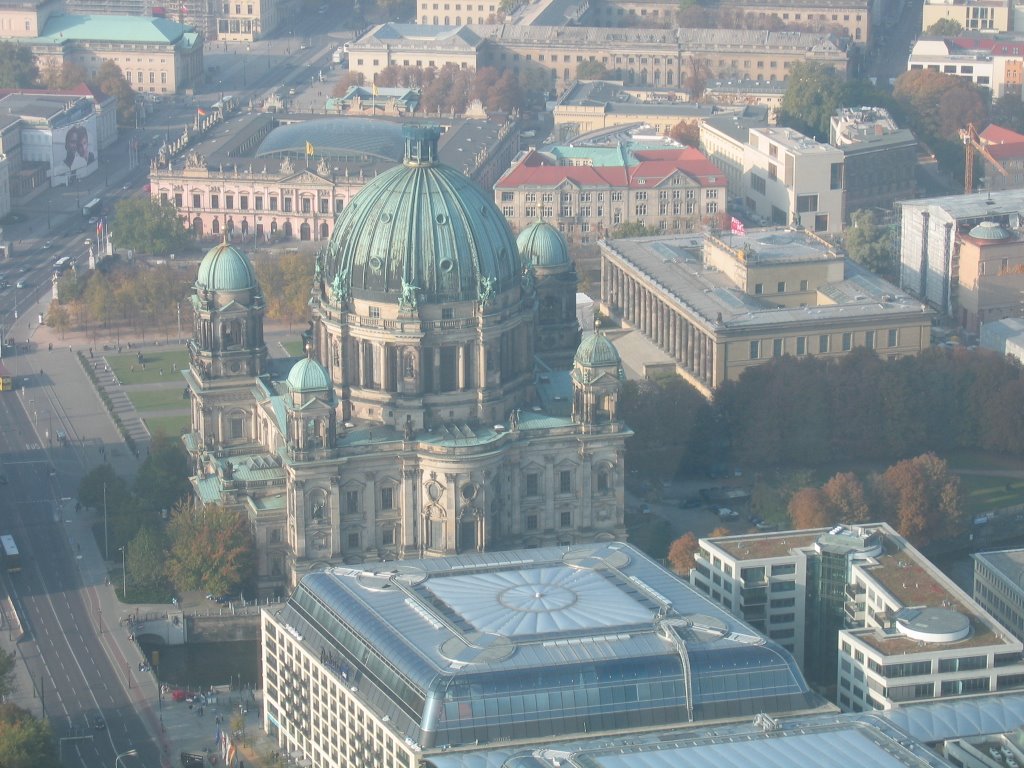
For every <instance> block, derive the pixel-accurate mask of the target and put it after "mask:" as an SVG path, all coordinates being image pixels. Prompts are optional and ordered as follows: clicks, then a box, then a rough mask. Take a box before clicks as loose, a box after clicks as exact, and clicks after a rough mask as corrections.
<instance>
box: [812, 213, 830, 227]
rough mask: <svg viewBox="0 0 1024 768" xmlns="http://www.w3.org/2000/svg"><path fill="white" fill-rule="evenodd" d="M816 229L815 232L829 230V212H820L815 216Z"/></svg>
mask: <svg viewBox="0 0 1024 768" xmlns="http://www.w3.org/2000/svg"><path fill="white" fill-rule="evenodd" d="M814 231H815V232H828V214H827V213H819V214H818V215H817V216H815V217H814Z"/></svg>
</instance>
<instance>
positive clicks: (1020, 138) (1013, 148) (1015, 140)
mask: <svg viewBox="0 0 1024 768" xmlns="http://www.w3.org/2000/svg"><path fill="white" fill-rule="evenodd" d="M978 136H979V138H980V139H981V141H982V143H983V144H985V148H986V149H987V150H988V151H989V154H991V155H992V157H994V158H995V159H996V160H1016V159H1018V158H1022V157H1024V135H1022V134H1019V133H1017V132H1016V131H1011V130H1010V129H1009V128H1003V127H1002V126H999V125H995V124H992V125H990V126H989V127H988V128H986V129H985V130H984V131H982V132H981V133H980V134H978Z"/></svg>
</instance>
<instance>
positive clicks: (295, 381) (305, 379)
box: [288, 357, 331, 392]
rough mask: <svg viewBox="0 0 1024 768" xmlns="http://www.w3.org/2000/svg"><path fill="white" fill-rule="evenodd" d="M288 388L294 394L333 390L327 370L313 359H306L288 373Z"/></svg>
mask: <svg viewBox="0 0 1024 768" xmlns="http://www.w3.org/2000/svg"><path fill="white" fill-rule="evenodd" d="M288 388H289V389H290V390H291V391H292V392H322V391H324V390H330V389H331V377H330V376H329V375H328V374H327V370H326V369H325V368H324V367H323V366H322V365H320V363H318V362H317V361H316V360H314V359H313V358H311V357H304V358H302V359H301V360H299V362H297V363H296V364H295V365H293V366H292V369H291V370H290V371H289V372H288Z"/></svg>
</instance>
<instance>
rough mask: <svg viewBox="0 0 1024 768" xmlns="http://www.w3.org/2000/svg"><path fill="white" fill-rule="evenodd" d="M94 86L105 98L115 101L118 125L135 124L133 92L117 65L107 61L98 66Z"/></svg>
mask: <svg viewBox="0 0 1024 768" xmlns="http://www.w3.org/2000/svg"><path fill="white" fill-rule="evenodd" d="M95 86H96V87H97V88H98V89H99V90H100V91H102V92H103V93H105V94H106V95H107V96H111V97H113V98H115V99H117V123H118V125H133V124H134V123H135V91H133V90H132V87H131V85H129V84H128V81H127V80H125V77H124V73H123V72H122V71H121V68H120V67H119V66H117V64H115V63H114V62H112V61H110V60H109V59H107V60H105V61H104V62H103V63H102V64H100V68H99V70H97V72H96V82H95Z"/></svg>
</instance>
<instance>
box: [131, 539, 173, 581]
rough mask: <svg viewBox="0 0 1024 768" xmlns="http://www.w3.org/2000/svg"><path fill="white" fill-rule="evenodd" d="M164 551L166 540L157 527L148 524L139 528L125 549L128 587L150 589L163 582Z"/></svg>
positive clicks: (164, 570) (164, 571) (164, 569)
mask: <svg viewBox="0 0 1024 768" xmlns="http://www.w3.org/2000/svg"><path fill="white" fill-rule="evenodd" d="M166 551H167V542H166V541H165V539H164V537H163V534H162V533H161V532H160V530H159V528H156V527H155V526H149V525H144V526H142V527H141V528H139V532H138V533H136V534H135V538H133V539H132V540H131V541H129V542H128V548H127V549H126V550H125V568H127V569H128V584H129V585H130V586H129V589H130V588H131V585H134V586H136V587H137V588H139V589H140V590H150V589H152V588H153V587H158V586H160V585H161V584H162V583H163V582H164V579H165V577H166V568H165V565H166V563H165V561H166V554H165V553H166Z"/></svg>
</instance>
